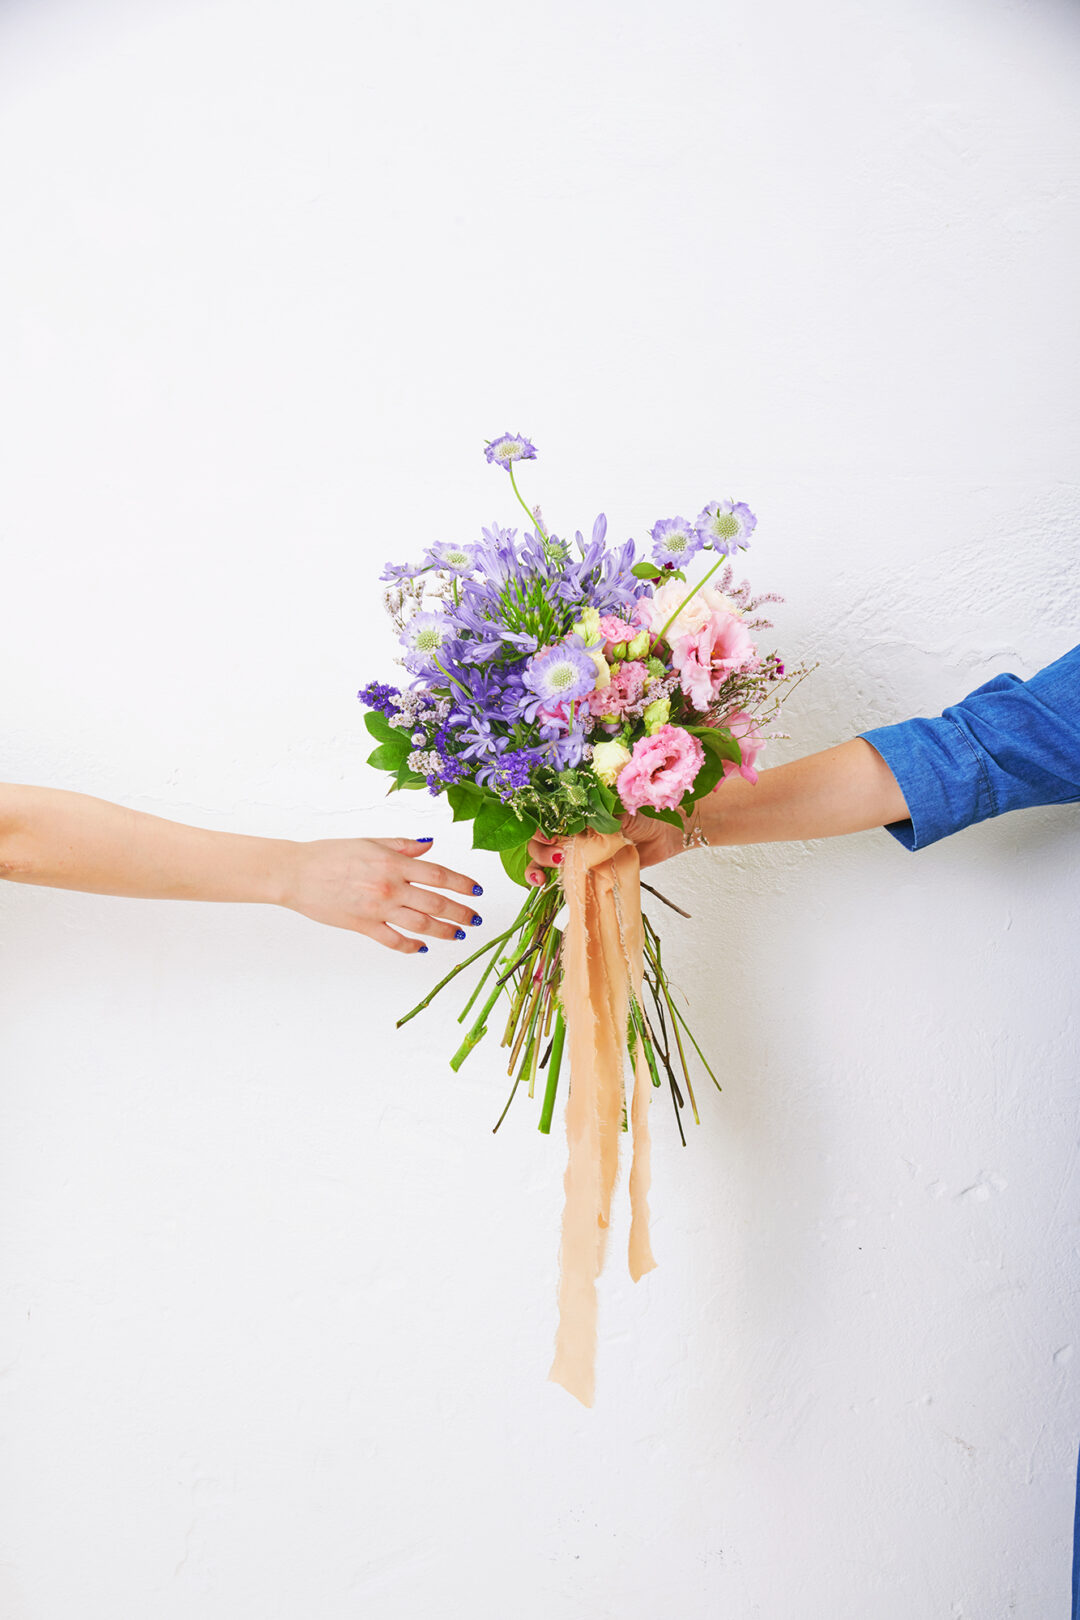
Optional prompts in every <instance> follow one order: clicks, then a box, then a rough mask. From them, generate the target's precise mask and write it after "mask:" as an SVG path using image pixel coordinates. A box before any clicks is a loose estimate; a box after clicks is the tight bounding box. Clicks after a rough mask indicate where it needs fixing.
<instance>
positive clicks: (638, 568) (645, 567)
mask: <svg viewBox="0 0 1080 1620" xmlns="http://www.w3.org/2000/svg"><path fill="white" fill-rule="evenodd" d="M630 572H631V573H632V574H634V575H635V576H636V577H637V578H638V579H659V578H660V570H659V568H657V566H656V564H655V563H651V562H648V561H647V560H646V559H642V561H641V562H639V563H635V564H634V566H633V568H631V570H630Z"/></svg>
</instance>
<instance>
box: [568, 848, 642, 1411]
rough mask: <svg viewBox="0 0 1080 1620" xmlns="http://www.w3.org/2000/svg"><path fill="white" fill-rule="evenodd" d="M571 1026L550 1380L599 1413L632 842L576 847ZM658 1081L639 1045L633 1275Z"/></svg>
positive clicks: (635, 936)
mask: <svg viewBox="0 0 1080 1620" xmlns="http://www.w3.org/2000/svg"><path fill="white" fill-rule="evenodd" d="M565 850H566V861H565V864H564V866H563V873H562V879H563V890H564V893H565V896H566V904H567V909H568V916H567V922H566V929H565V933H564V935H563V980H562V1000H563V1016H564V1018H565V1020H566V1046H567V1055H568V1057H569V1061H570V1085H569V1095H568V1097H567V1103H566V1136H567V1144H568V1149H569V1153H568V1159H567V1165H566V1177H565V1182H564V1186H565V1191H566V1205H565V1209H564V1213H563V1228H562V1253H561V1276H560V1281H559V1328H558V1334H557V1336H556V1341H555V1360H554V1362H553V1363H552V1367H551V1372H550V1374H549V1377H550V1378H551V1379H552V1380H553V1381H554V1382H555V1383H556V1384H561V1385H562V1387H563V1388H564V1389H565V1390H568V1391H569V1392H570V1394H571V1395H574V1396H576V1397H577V1399H578V1400H579V1401H581V1403H582V1404H583V1405H584V1406H591V1405H592V1403H593V1393H594V1386H595V1365H596V1315H597V1299H596V1279H597V1278H598V1276H599V1275H600V1271H601V1269H602V1267H603V1264H604V1253H605V1249H606V1246H607V1233H608V1226H609V1224H610V1220H611V1200H612V1195H613V1193H614V1191H615V1181H616V1178H617V1175H618V1169H619V1136H620V1134H621V1132H622V1123H623V1110H624V1106H625V1090H624V1085H623V1059H624V1055H625V1052H626V1043H627V1019H628V1017H629V1012H630V996H631V993H632V994H633V996H634V997H635V999H636V1000H637V1002H638V1005H639V1006H640V1004H641V978H642V967H643V962H642V944H643V931H642V924H641V889H640V885H639V867H638V854H637V850H636V849H635V848H634V845H633V844H631V843H630V842H629V840H628V839H626V838H624V837H623V836H622V834H621V833H612V834H603V833H597V832H592V831H589V832H584V833H580V834H578V835H577V836H576V837H574V838H571V839H569V840H568V841H567V843H566V845H565ZM651 1097H652V1080H651V1077H650V1074H649V1067H648V1064H647V1062H646V1060H645V1054H644V1052H643V1051H642V1049H641V1043H640V1042H637V1043H636V1045H635V1055H634V1092H633V1101H632V1103H631V1106H630V1124H631V1127H632V1130H633V1159H632V1162H631V1169H630V1245H629V1261H630V1275H631V1277H632V1278H633V1279H634V1281H635V1282H637V1281H638V1279H639V1278H640V1277H643V1276H644V1274H645V1273H646V1272H647V1271H651V1270H652V1269H653V1267H654V1266H655V1265H656V1261H655V1260H654V1259H653V1254H652V1249H651V1247H650V1245H649V1206H648V1202H647V1199H648V1191H649V1103H650V1101H651Z"/></svg>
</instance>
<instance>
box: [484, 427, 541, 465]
mask: <svg viewBox="0 0 1080 1620" xmlns="http://www.w3.org/2000/svg"><path fill="white" fill-rule="evenodd" d="M484 455H485V456H486V457H487V459H488V460H489V461H490V462H491V463H492V464H493V465H495V464H498V466H500V467H509V465H510V463H511V462H512V461H535V460H536V446H535V444H530V443H529V441H528V439H526V438H525V437H524V435H523V434H521V433H503V434H502V435H501V436H500V437H499V438H497V439H492V441H491V443H490V444H489V445H487V446H486V448H485V450H484Z"/></svg>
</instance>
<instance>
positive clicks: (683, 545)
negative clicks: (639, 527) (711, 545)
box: [649, 517, 705, 568]
mask: <svg viewBox="0 0 1080 1620" xmlns="http://www.w3.org/2000/svg"><path fill="white" fill-rule="evenodd" d="M649 538H650V539H651V541H652V543H653V553H652V554H653V561H654V562H655V563H657V564H658V566H659V567H661V568H671V567H675V568H681V567H682V565H683V563H685V562H689V561H690V558H691V557H692V556H693V555H694V553H695V552H696V551H700V550H701V548H702V546H703V545H704V544H705V540H704V537H703V536H702V535H701V534H699V533H698V530H697V528H696V527H695V525H694V524H693V523H687V521H686V519H685V518H681V517H675V518H661V519H660V521H659V523H654V524H653V526H652V528H651V529H650V530H649Z"/></svg>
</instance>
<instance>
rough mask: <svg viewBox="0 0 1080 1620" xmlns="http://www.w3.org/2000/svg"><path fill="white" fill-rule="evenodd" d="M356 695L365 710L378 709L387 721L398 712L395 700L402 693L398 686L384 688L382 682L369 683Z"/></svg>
mask: <svg viewBox="0 0 1080 1620" xmlns="http://www.w3.org/2000/svg"><path fill="white" fill-rule="evenodd" d="M356 695H357V697H358V698H359V700H360V702H361V703H362V704H364V706H365V708H368V709H377V710H378V712H379V713H380V714H384V715H385V716H386V718H387V719H389V718H390V716H391V715H394V714H397V712H398V706H397V704H396V703H395V702H394V699H395V698H398V697H400V696H401V693H400V691H399V690H398V688H397V687H396V686H384V685H383V684H382V682H380V681H368V683H367V685H366V686H362V687H361V688H360V690H359V692H357V694H356Z"/></svg>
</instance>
